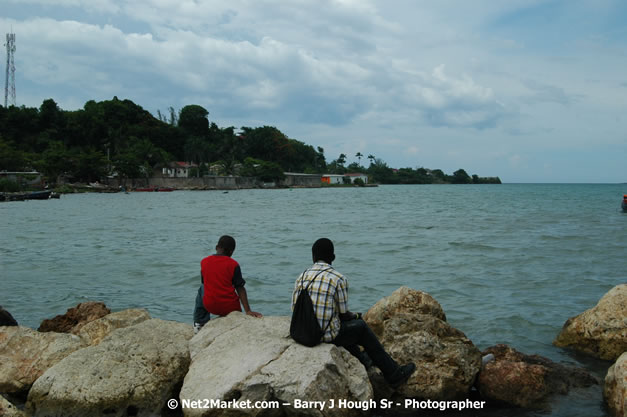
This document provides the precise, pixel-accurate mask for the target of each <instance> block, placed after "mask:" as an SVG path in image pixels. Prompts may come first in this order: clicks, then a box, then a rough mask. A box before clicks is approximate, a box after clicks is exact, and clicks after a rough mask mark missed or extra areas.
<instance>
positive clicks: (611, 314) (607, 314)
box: [553, 284, 627, 360]
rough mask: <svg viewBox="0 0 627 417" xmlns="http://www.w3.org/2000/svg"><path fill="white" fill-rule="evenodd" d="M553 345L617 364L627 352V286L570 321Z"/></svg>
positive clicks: (619, 286)
mask: <svg viewBox="0 0 627 417" xmlns="http://www.w3.org/2000/svg"><path fill="white" fill-rule="evenodd" d="M553 344H554V345H555V346H559V347H572V348H574V349H575V350H578V351H580V352H584V353H587V354H589V355H592V356H595V357H598V358H601V359H605V360H616V359H617V358H618V357H619V356H620V355H621V354H622V353H623V352H625V351H627V284H621V285H617V286H616V287H614V288H612V289H611V290H610V291H609V292H608V293H607V294H605V295H604V296H603V298H601V300H600V301H599V303H598V304H597V305H596V306H595V307H594V308H592V309H590V310H587V311H585V312H583V313H581V314H579V315H578V316H575V317H571V318H570V319H568V320H567V321H566V323H565V324H564V327H563V328H562V331H561V332H560V334H559V335H558V336H557V338H556V339H555V341H554V342H553Z"/></svg>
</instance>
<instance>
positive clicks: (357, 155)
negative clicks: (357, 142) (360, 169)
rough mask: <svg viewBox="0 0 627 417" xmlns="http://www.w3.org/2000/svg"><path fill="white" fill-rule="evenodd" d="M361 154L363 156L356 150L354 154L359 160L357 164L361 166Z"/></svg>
mask: <svg viewBox="0 0 627 417" xmlns="http://www.w3.org/2000/svg"><path fill="white" fill-rule="evenodd" d="M362 156H363V155H362V154H361V152H357V153H356V154H355V157H357V160H358V161H359V165H360V166H361V157H362Z"/></svg>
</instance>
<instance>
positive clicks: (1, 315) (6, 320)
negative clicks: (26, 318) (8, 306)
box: [0, 306, 17, 327]
mask: <svg viewBox="0 0 627 417" xmlns="http://www.w3.org/2000/svg"><path fill="white" fill-rule="evenodd" d="M1 326H17V321H16V320H15V319H14V318H13V316H12V315H11V313H9V312H8V311H6V310H5V309H4V308H2V306H0V327H1Z"/></svg>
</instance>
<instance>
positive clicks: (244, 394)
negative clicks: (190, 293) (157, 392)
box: [180, 312, 373, 416]
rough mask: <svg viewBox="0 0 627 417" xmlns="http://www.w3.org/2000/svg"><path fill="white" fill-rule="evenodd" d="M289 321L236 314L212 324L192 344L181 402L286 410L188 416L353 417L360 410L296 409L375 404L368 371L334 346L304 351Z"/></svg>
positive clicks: (193, 413) (190, 413) (188, 411)
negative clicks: (300, 403) (274, 404)
mask: <svg viewBox="0 0 627 417" xmlns="http://www.w3.org/2000/svg"><path fill="white" fill-rule="evenodd" d="M289 325H290V319H289V317H264V318H261V319H257V318H253V317H249V316H246V315H244V314H242V313H239V312H235V313H231V314H229V315H228V316H227V317H223V318H219V319H216V320H211V321H210V322H209V323H207V324H206V325H205V326H204V327H203V329H202V330H201V332H200V333H198V334H197V335H196V336H194V338H193V339H192V340H191V341H190V352H191V355H192V364H191V366H190V368H189V372H188V374H187V376H186V377H185V381H184V383H183V388H182V389H181V394H180V398H181V401H183V400H186V399H187V400H188V399H198V398H207V399H215V400H225V401H228V400H233V399H236V400H237V401H246V400H251V401H252V402H253V403H254V402H255V401H264V400H265V401H269V400H276V401H279V402H280V403H290V404H291V405H290V406H284V407H282V408H281V409H280V410H270V409H267V408H266V409H260V408H257V409H238V410H232V409H231V410H227V409H211V410H200V409H191V408H185V409H184V410H183V412H184V414H185V416H201V415H202V416H227V415H228V416H237V415H242V416H257V415H263V416H272V415H277V416H292V415H310V416H347V415H355V416H357V415H360V410H351V409H340V408H337V407H336V408H333V409H329V408H328V407H326V408H324V409H323V410H320V409H295V408H294V401H295V400H307V401H325V402H326V403H327V404H328V402H329V400H330V399H338V400H339V399H346V400H352V401H367V400H369V399H372V396H373V393H372V387H371V385H370V382H369V380H368V375H367V373H366V370H365V369H364V367H363V366H362V365H361V364H360V363H359V361H358V360H357V359H355V358H354V357H353V356H352V355H351V354H350V353H348V352H347V351H346V350H345V349H343V348H338V347H336V346H334V345H332V344H327V343H322V344H320V345H318V346H316V347H314V348H308V347H304V346H301V345H299V344H297V343H296V342H294V341H293V340H292V339H291V338H290V337H289Z"/></svg>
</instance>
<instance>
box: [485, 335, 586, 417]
mask: <svg viewBox="0 0 627 417" xmlns="http://www.w3.org/2000/svg"><path fill="white" fill-rule="evenodd" d="M489 354H492V355H493V356H494V360H493V361H490V362H488V363H486V364H485V366H484V367H483V368H482V369H481V372H480V373H479V378H478V380H477V386H478V388H479V392H480V394H481V397H482V398H484V399H486V400H490V401H493V402H496V403H500V404H507V405H510V406H512V405H513V406H516V407H522V408H536V409H548V408H549V406H550V405H549V400H550V398H551V397H552V396H553V395H554V394H567V393H568V391H569V390H570V389H571V388H583V387H589V386H591V385H594V384H598V381H597V379H596V378H595V377H594V376H592V375H590V374H589V373H588V372H586V371H585V370H583V369H580V368H575V367H571V366H565V365H561V364H557V363H555V362H553V361H551V360H550V359H547V358H544V357H542V356H538V355H525V354H523V353H521V352H519V351H517V350H516V349H514V348H512V347H510V346H507V345H503V344H500V345H496V346H492V347H489V348H487V349H486V350H484V351H483V355H486V356H487V355H489Z"/></svg>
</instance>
